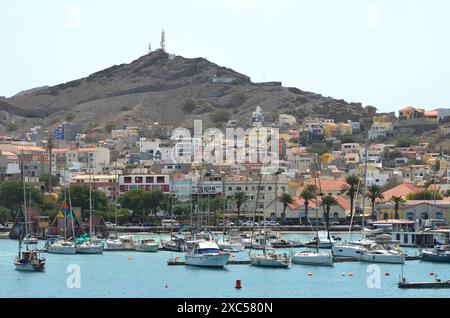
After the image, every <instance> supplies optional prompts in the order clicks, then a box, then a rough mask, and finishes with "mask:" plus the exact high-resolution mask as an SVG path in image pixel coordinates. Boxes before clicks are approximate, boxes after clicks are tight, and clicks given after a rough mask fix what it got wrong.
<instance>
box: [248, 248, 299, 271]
mask: <svg viewBox="0 0 450 318" xmlns="http://www.w3.org/2000/svg"><path fill="white" fill-rule="evenodd" d="M250 264H251V265H254V266H262V267H282V268H288V267H289V266H290V265H291V258H290V256H289V255H288V254H286V253H284V254H276V253H275V252H273V251H267V252H265V253H263V254H254V255H252V256H250Z"/></svg>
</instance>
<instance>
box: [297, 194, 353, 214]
mask: <svg viewBox="0 0 450 318" xmlns="http://www.w3.org/2000/svg"><path fill="white" fill-rule="evenodd" d="M292 199H293V200H294V203H293V204H289V208H290V209H292V210H294V209H298V208H300V207H302V206H304V205H305V200H303V199H302V198H301V197H298V196H294V197H293V198H292ZM335 199H336V200H337V202H338V204H339V205H340V206H341V207H342V208H344V210H346V211H349V210H350V202H348V201H347V200H346V199H345V198H344V197H342V196H335ZM321 202H322V198H321V197H319V198H317V205H316V200H311V201H310V202H309V205H308V207H309V208H311V209H315V208H316V207H318V206H320V203H321Z"/></svg>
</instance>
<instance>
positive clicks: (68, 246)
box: [45, 240, 77, 255]
mask: <svg viewBox="0 0 450 318" xmlns="http://www.w3.org/2000/svg"><path fill="white" fill-rule="evenodd" d="M45 249H46V251H47V253H50V254H69V255H73V254H75V253H76V252H77V247H76V245H75V244H74V243H72V242H68V241H64V240H56V241H54V242H53V243H50V244H48V241H47V244H46V248H45Z"/></svg>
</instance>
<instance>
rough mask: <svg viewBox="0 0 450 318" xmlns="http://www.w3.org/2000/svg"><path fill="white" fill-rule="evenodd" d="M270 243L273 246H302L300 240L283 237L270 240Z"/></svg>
mask: <svg viewBox="0 0 450 318" xmlns="http://www.w3.org/2000/svg"><path fill="white" fill-rule="evenodd" d="M270 245H271V246H272V247H273V248H295V247H302V246H303V244H302V243H300V242H295V241H290V240H285V239H279V240H272V241H270Z"/></svg>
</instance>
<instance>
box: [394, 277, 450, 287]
mask: <svg viewBox="0 0 450 318" xmlns="http://www.w3.org/2000/svg"><path fill="white" fill-rule="evenodd" d="M398 288H403V289H432V288H450V280H447V281H444V282H443V281H441V280H440V279H436V280H435V281H434V282H406V280H403V281H402V282H399V283H398Z"/></svg>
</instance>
